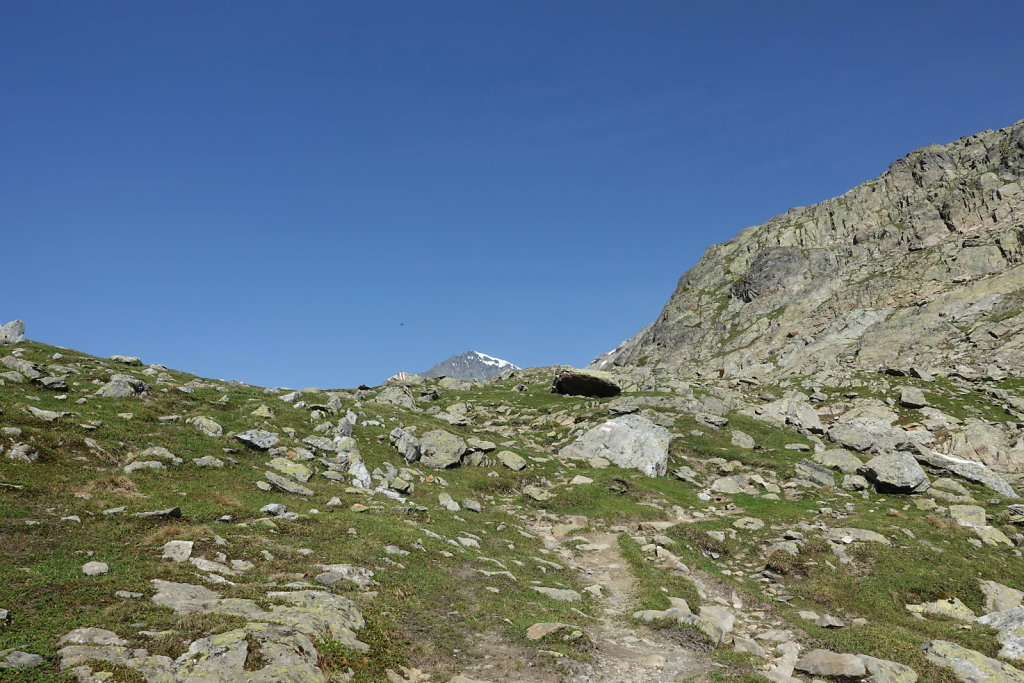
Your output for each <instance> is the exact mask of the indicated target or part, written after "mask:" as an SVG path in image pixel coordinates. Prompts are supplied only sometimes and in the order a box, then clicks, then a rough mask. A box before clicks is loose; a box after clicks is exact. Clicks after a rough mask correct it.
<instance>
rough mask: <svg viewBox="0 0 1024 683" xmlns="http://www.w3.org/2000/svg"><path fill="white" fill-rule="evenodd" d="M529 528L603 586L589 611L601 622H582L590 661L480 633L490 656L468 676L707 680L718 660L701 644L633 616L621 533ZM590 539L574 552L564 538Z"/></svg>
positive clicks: (566, 681)
mask: <svg viewBox="0 0 1024 683" xmlns="http://www.w3.org/2000/svg"><path fill="white" fill-rule="evenodd" d="M524 521H525V522H526V524H527V528H528V529H529V531H530V532H531V533H533V534H535V535H537V536H538V537H540V538H541V539H543V540H544V543H545V545H546V546H547V548H548V549H549V550H551V551H552V555H549V558H550V559H553V560H556V561H558V562H559V563H560V564H562V565H563V566H566V567H569V568H570V569H572V570H574V571H576V572H577V573H578V574H579V577H580V584H581V585H582V586H584V587H588V586H594V585H598V586H600V587H601V596H602V597H601V598H600V600H599V606H598V608H597V609H596V610H594V611H591V612H590V615H591V616H592V617H594V618H595V619H596V621H589V622H586V623H585V624H584V623H581V624H580V626H581V628H582V630H584V631H585V632H586V633H587V635H588V636H589V637H590V639H591V640H592V642H593V645H594V649H593V651H591V652H589V656H590V661H589V662H586V663H581V662H573V661H572V660H560V661H561V664H560V665H559V666H552V664H553V663H554V662H553V661H551V660H546V659H545V660H544V661H540V660H537V657H546V656H545V655H540V654H538V653H537V651H535V650H531V649H529V648H526V647H522V646H517V645H513V644H511V643H507V642H503V639H501V638H499V637H496V636H494V634H481V637H482V638H483V639H484V640H485V641H486V646H485V647H484V648H483V649H484V650H485V651H486V656H485V657H483V658H482V659H481V661H479V662H478V663H477V664H476V665H475V666H471V667H469V669H468V670H467V671H466V672H465V675H467V676H470V677H472V678H473V679H477V677H479V679H480V680H485V681H489V682H493V683H499V682H500V683H506V682H508V683H527V682H529V683H677V682H683V681H692V682H696V683H700V682H702V681H706V680H708V672H709V671H711V670H712V669H713V668H714V667H715V664H714V663H713V662H712V660H711V658H710V657H709V656H708V655H707V654H706V653H705V652H703V651H702V650H701V648H700V646H691V645H690V644H688V642H687V640H688V636H687V634H686V632H684V631H671V630H657V629H652V628H649V627H647V626H644V625H642V624H637V623H635V622H632V621H631V620H630V618H631V616H632V614H633V612H634V611H635V607H636V604H635V590H636V586H635V579H634V578H633V575H632V573H631V572H630V570H629V565H628V564H627V562H626V560H625V558H624V557H623V556H622V554H621V552H620V550H619V542H618V535H617V534H614V533H601V532H591V533H577V532H573V533H571V534H569V536H568V538H563V539H558V538H555V536H554V535H553V534H552V531H553V525H552V523H551V522H550V521H549V522H537V521H534V520H524ZM581 538H584V539H586V540H587V545H586V546H584V547H585V548H586V549H583V550H579V551H577V552H573V551H572V550H571V549H570V548H567V547H563V545H562V543H563V542H564V541H566V540H569V539H572V540H573V542H574V543H573V544H574V545H575V544H576V543H578V542H579V539H581Z"/></svg>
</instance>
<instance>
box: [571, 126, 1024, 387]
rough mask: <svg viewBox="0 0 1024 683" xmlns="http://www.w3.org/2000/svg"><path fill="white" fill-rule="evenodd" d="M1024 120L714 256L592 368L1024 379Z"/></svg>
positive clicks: (716, 250) (723, 247)
mask: <svg viewBox="0 0 1024 683" xmlns="http://www.w3.org/2000/svg"><path fill="white" fill-rule="evenodd" d="M1022 176H1024V121H1022V122H1018V123H1017V124H1015V125H1013V126H1010V127H1008V128H1004V129H1002V130H994V131H985V132H982V133H978V134H976V135H971V136H969V137H965V138H962V139H960V140H957V141H956V142H953V143H950V144H947V145H943V146H940V145H932V146H929V147H925V148H923V149H919V150H917V151H915V152H912V153H911V154H909V155H907V156H906V157H904V158H903V159H900V160H899V161H897V162H895V163H893V164H892V165H891V166H890V167H889V169H888V170H887V171H886V172H885V173H884V174H882V175H881V176H880V177H879V178H876V179H875V180H871V181H869V182H866V183H864V184H863V185H860V186H859V187H856V188H854V189H853V190H850V191H849V192H847V193H846V194H844V195H842V196H841V197H836V198H833V199H829V200H826V201H824V202H821V203H820V204H816V205H814V206H810V207H798V208H794V209H791V210H789V211H787V212H786V213H784V214H782V215H780V216H776V217H775V218H772V219H771V220H769V221H768V222H767V223H765V224H763V225H760V226H755V227H751V228H748V229H746V230H744V231H743V232H741V233H740V234H739V235H737V236H736V237H735V238H733V239H731V240H729V241H728V242H725V243H724V244H716V245H713V246H712V247H710V248H709V249H708V250H707V252H705V254H704V256H703V258H701V260H700V262H698V263H697V265H696V266H694V267H693V268H692V269H691V270H690V271H688V272H687V273H686V274H685V275H683V277H682V278H681V279H680V281H679V285H678V287H677V289H676V291H675V293H674V294H673V295H672V297H671V299H670V300H669V302H668V304H667V305H666V306H665V308H664V310H663V311H662V313H661V315H660V316H659V317H658V319H657V320H656V321H655V322H654V323H652V324H651V325H649V326H648V327H646V328H644V329H643V330H641V332H640V333H639V334H638V335H637V336H636V337H634V338H633V339H631V340H627V341H626V342H624V343H623V344H622V345H620V346H619V348H617V349H616V350H615V351H612V352H610V353H609V354H604V355H603V356H600V357H598V358H597V359H595V362H594V364H593V365H592V366H591V367H594V368H602V369H612V368H614V367H616V366H631V367H635V368H641V369H642V370H643V371H644V372H645V373H647V372H649V373H651V374H653V375H655V376H659V375H661V376H671V375H677V374H685V375H691V376H699V375H701V374H702V373H703V374H708V373H715V374H724V375H727V376H754V377H757V376H762V377H764V376H798V375H811V374H816V373H826V374H839V375H842V374H844V373H848V372H850V371H852V370H858V369H860V370H877V369H879V368H882V367H885V366H888V365H892V364H900V365H901V366H906V367H910V366H921V367H926V368H928V367H931V368H938V369H941V368H953V367H956V366H962V365H965V364H966V365H972V364H973V365H975V366H978V367H981V368H985V367H987V366H995V367H997V368H1002V369H1005V370H1007V371H1011V372H1012V371H1013V370H1015V369H1019V368H1021V367H1022V366H1024V268H1018V267H1016V266H1018V265H1020V264H1021V263H1024V185H1022V184H1021V183H1022Z"/></svg>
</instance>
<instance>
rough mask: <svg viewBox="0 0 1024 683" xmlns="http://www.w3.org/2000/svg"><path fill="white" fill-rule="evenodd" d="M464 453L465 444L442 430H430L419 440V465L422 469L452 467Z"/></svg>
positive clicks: (459, 438)
mask: <svg viewBox="0 0 1024 683" xmlns="http://www.w3.org/2000/svg"><path fill="white" fill-rule="evenodd" d="M465 453H466V442H465V441H463V440H462V438H461V437H458V436H456V435H455V434H452V433H451V432H448V431H445V430H443V429H432V430H431V431H429V432H427V433H426V434H424V435H423V437H422V438H421V439H420V464H421V465H423V466H424V467H432V468H434V469H445V468H447V467H454V466H455V465H458V464H459V463H460V462H462V456H463V455H464V454H465Z"/></svg>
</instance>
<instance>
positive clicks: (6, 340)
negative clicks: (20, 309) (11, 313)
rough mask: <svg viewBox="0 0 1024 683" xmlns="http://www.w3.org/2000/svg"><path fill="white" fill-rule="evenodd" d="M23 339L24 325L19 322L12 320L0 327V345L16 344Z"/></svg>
mask: <svg viewBox="0 0 1024 683" xmlns="http://www.w3.org/2000/svg"><path fill="white" fill-rule="evenodd" d="M24 339H25V323H24V322H22V321H21V320H12V321H11V322H9V323H7V324H6V325H2V326H0V344H17V343H18V342H20V341H22V340H24Z"/></svg>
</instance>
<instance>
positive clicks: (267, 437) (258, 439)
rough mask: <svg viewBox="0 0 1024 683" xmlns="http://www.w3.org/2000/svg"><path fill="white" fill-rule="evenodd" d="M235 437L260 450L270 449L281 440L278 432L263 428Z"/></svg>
mask: <svg viewBox="0 0 1024 683" xmlns="http://www.w3.org/2000/svg"><path fill="white" fill-rule="evenodd" d="M210 436H219V434H211V435H210ZM235 439H237V440H238V441H241V442H242V443H244V444H245V445H246V446H249V447H250V448H255V449H256V450H259V451H268V450H270V449H271V448H273V447H274V446H276V445H277V442H278V441H279V439H278V438H277V434H275V433H273V432H267V431H264V430H262V429H250V430H249V431H247V432H242V433H241V434H236V435H235Z"/></svg>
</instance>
